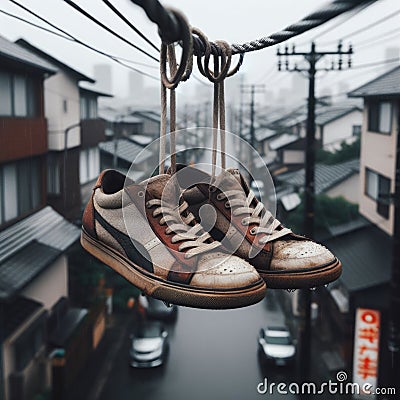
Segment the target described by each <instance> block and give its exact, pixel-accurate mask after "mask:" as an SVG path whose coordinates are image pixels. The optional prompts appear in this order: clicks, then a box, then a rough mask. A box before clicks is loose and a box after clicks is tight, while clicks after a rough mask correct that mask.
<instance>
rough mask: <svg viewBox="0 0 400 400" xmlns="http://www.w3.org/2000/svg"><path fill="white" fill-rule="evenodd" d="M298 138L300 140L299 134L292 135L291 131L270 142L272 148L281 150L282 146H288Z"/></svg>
mask: <svg viewBox="0 0 400 400" xmlns="http://www.w3.org/2000/svg"><path fill="white" fill-rule="evenodd" d="M298 140H300V137H299V136H296V135H290V134H289V133H283V134H282V135H280V136H279V137H277V138H276V139H274V140H272V141H271V142H270V144H269V148H270V149H271V150H279V149H281V148H282V147H285V146H287V145H288V144H291V143H294V142H297V141H298Z"/></svg>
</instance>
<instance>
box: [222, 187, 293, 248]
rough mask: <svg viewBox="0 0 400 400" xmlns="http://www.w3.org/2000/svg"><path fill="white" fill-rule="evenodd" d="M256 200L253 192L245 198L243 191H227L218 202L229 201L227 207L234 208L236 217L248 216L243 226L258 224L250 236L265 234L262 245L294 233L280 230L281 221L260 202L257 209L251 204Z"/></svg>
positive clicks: (286, 229) (233, 211)
mask: <svg viewBox="0 0 400 400" xmlns="http://www.w3.org/2000/svg"><path fill="white" fill-rule="evenodd" d="M254 198H255V195H254V193H253V192H252V191H250V193H249V194H248V196H247V197H245V194H244V192H243V190H237V189H235V190H227V191H225V192H223V193H219V194H217V199H218V200H223V199H227V202H226V203H225V207H227V208H232V213H233V215H234V216H239V215H246V216H245V217H244V218H243V219H242V225H244V226H249V225H250V224H257V225H258V226H257V227H253V228H252V229H251V230H250V234H252V235H259V234H264V235H265V236H264V237H262V238H261V239H260V240H259V243H260V244H266V243H268V242H272V241H274V240H276V239H279V238H281V237H283V236H286V235H288V234H289V233H292V231H291V230H290V229H288V228H283V229H280V230H278V229H277V228H278V227H279V226H281V223H280V221H278V220H277V219H276V218H274V217H273V215H272V214H271V212H270V211H268V210H267V209H266V208H265V206H264V204H263V203H261V202H258V203H257V205H256V207H253V205H252V204H251V203H252V202H253V200H254Z"/></svg>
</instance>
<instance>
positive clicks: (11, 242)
mask: <svg viewBox="0 0 400 400" xmlns="http://www.w3.org/2000/svg"><path fill="white" fill-rule="evenodd" d="M79 235H80V229H79V228H78V227H76V226H75V225H73V224H71V223H70V222H68V221H67V220H66V219H64V218H63V217H62V216H61V215H60V214H58V213H57V212H56V211H54V210H53V209H52V208H51V207H49V206H47V207H44V208H43V209H41V210H40V211H38V212H36V213H34V214H32V215H30V216H29V217H27V218H24V219H23V220H22V221H19V222H17V223H15V224H14V225H12V226H10V227H9V228H7V229H5V230H3V231H2V232H0V265H1V263H2V262H3V261H5V260H6V259H7V258H9V257H10V256H12V255H13V254H14V253H16V252H17V251H19V250H21V249H23V248H24V247H25V246H26V245H27V244H29V243H30V242H32V241H33V240H36V241H38V242H39V243H41V244H44V245H46V246H50V247H53V248H54V249H56V250H60V251H64V250H66V249H67V248H68V247H69V246H70V245H71V244H73V243H74V242H75V241H76V240H77V239H78V238H79Z"/></svg>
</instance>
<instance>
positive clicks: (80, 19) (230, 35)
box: [0, 0, 400, 94]
mask: <svg viewBox="0 0 400 400" xmlns="http://www.w3.org/2000/svg"><path fill="white" fill-rule="evenodd" d="M19 1H20V2H21V3H22V4H24V5H25V6H27V7H29V8H30V9H32V10H34V11H36V12H37V13H39V14H40V15H42V16H44V17H45V18H46V19H47V20H49V21H51V22H53V23H54V24H56V25H58V26H60V27H62V28H63V29H65V30H67V31H68V32H71V33H73V34H74V35H75V36H77V37H78V38H79V39H81V40H83V41H85V42H87V43H90V44H91V45H94V46H96V47H99V48H101V49H102V50H104V51H107V52H110V53H113V54H116V55H119V56H122V57H126V58H129V59H133V60H135V61H139V62H145V63H149V64H151V65H154V66H156V67H157V63H156V62H154V61H152V60H151V59H147V58H146V57H145V56H143V55H142V54H140V53H138V52H137V51H136V50H134V49H132V48H131V47H129V46H128V45H126V44H124V43H123V42H121V41H119V40H118V39H117V38H114V37H113V36H111V35H110V34H109V33H107V32H105V31H102V29H101V28H100V27H98V26H96V25H94V24H93V23H92V22H90V21H89V20H86V19H85V17H84V16H81V15H79V14H78V13H77V12H76V11H75V10H73V9H72V8H71V7H69V6H68V5H67V4H66V3H64V2H63V1H62V0H19ZM78 2H79V4H80V6H81V7H83V8H85V9H86V10H88V11H90V12H91V13H92V15H94V16H96V17H97V18H99V19H100V20H101V21H103V22H104V23H106V24H107V25H108V26H110V27H111V28H113V29H114V30H115V31H117V32H119V33H120V34H122V35H124V36H125V37H126V38H128V39H130V40H132V41H134V42H135V43H136V44H137V45H140V46H141V47H143V48H144V49H146V50H148V51H149V52H150V53H152V54H154V53H155V52H154V50H153V49H151V47H150V46H148V45H147V44H146V43H145V42H144V41H143V40H142V39H141V38H139V37H138V36H137V35H136V34H135V33H134V32H132V31H131V30H130V29H129V28H128V27H126V26H125V25H124V23H123V22H122V21H120V20H119V19H118V17H116V16H115V15H113V14H112V12H111V11H110V10H109V9H108V8H107V7H106V6H105V5H104V4H103V3H102V1H101V0H80V1H78ZM112 2H113V4H114V5H115V6H117V7H118V8H119V9H120V10H121V11H123V13H124V15H125V16H127V17H128V18H130V19H131V20H132V21H133V22H134V23H135V24H136V26H137V27H138V28H139V29H141V30H142V31H143V32H144V33H145V34H146V35H148V37H149V38H150V39H151V40H153V41H154V42H155V43H156V44H159V37H158V34H157V29H156V27H155V26H154V25H153V24H152V23H151V22H150V21H149V20H148V19H147V18H146V16H145V14H144V13H143V11H142V10H141V9H140V8H138V7H137V6H135V5H133V4H132V3H131V2H130V1H129V0H112ZM163 4H165V5H170V6H173V7H175V8H178V9H180V10H181V11H183V12H184V13H185V14H186V16H187V18H188V19H189V21H190V23H191V25H193V26H197V27H199V28H200V29H201V30H203V32H205V33H206V34H207V36H208V37H209V38H210V39H211V40H216V39H224V40H226V41H228V42H230V43H237V42H239V43H243V42H245V41H249V40H252V39H256V38H260V37H262V36H265V35H268V34H269V33H272V32H275V31H277V30H280V29H282V28H284V27H285V26H287V25H288V24H291V23H293V22H295V21H297V20H299V19H300V18H302V17H303V16H305V15H306V14H308V13H310V12H312V11H314V10H315V9H317V8H318V7H320V6H321V5H323V4H326V2H323V1H321V0H301V1H300V0H268V1H262V0H247V1H236V0H235V1H232V0H230V1H228V0H220V1H215V0H202V1H187V0H186V1H185V0H170V1H163ZM0 9H2V10H6V11H8V12H11V13H14V14H17V15H19V16H21V17H24V18H26V19H29V20H31V21H34V22H36V23H38V24H40V25H43V26H45V24H44V23H42V22H40V21H37V20H35V18H34V17H32V16H30V15H29V14H27V13H26V12H24V11H23V10H21V9H20V8H18V7H17V6H15V5H13V4H12V3H11V2H10V1H8V0H1V1H0ZM397 9H400V2H399V0H378V1H377V2H376V3H375V4H373V5H372V6H370V7H369V8H367V9H365V10H363V11H361V12H360V13H359V14H357V15H355V16H353V17H352V18H349V19H348V20H346V18H348V16H345V17H339V18H337V19H335V20H334V21H332V22H330V23H328V24H326V25H324V26H323V27H321V28H317V29H315V30H313V31H311V32H309V33H306V34H304V35H301V36H299V37H298V38H296V39H295V40H294V41H290V43H297V44H301V43H303V42H306V43H308V42H309V40H310V39H311V38H313V37H314V36H317V35H318V33H321V32H323V31H324V30H326V29H327V28H329V27H330V26H334V25H336V24H337V23H338V22H339V21H340V20H341V19H343V20H345V22H344V23H343V24H341V25H340V26H338V27H337V28H335V29H333V30H332V31H330V32H328V33H326V34H324V35H323V36H321V38H318V40H317V44H318V45H319V46H320V48H327V47H324V46H323V44H324V43H326V42H331V41H333V40H337V39H340V38H341V37H342V36H344V35H346V34H348V33H350V32H353V31H355V30H357V29H359V28H361V27H364V26H366V25H368V24H370V23H372V22H374V21H376V20H378V19H380V18H382V17H384V16H386V15H388V14H390V13H392V12H394V11H396V10H397ZM399 23H400V16H399V15H397V16H396V17H394V18H392V19H390V20H388V21H387V22H385V23H383V24H380V25H378V26H376V27H373V28H371V29H370V30H368V31H366V32H363V33H362V34H359V35H355V36H354V37H351V38H350V39H349V40H350V41H351V43H352V44H353V45H354V48H355V55H354V57H353V60H354V65H357V64H361V63H368V62H374V61H380V60H383V59H384V58H385V48H386V47H390V46H392V47H393V46H399V45H400V41H399V39H400V31H397V34H396V33H395V34H394V35H391V36H388V37H387V40H386V41H384V42H380V43H377V44H374V43H372V44H371V45H370V46H369V45H365V44H364V45H361V44H360V48H359V49H358V48H357V43H361V42H365V41H366V40H368V39H371V40H376V39H377V38H379V36H381V35H384V34H385V33H386V32H389V31H391V30H394V29H396V28H398V27H399V26H400V24H399ZM0 26H1V34H2V35H3V36H5V37H6V38H8V39H11V40H15V39H17V38H19V37H24V38H25V39H27V40H29V41H30V42H32V43H33V44H34V45H36V46H37V47H39V48H42V49H43V50H45V51H47V52H48V53H49V54H51V55H53V56H55V57H56V58H59V59H60V60H62V61H64V62H65V63H66V64H69V65H71V66H73V67H75V68H76V69H78V70H80V71H82V72H84V73H86V74H88V75H92V74H93V65H94V64H96V63H103V62H110V63H112V61H108V60H107V59H106V58H104V57H102V56H100V55H96V54H94V53H92V52H91V51H89V50H87V49H85V48H83V47H80V46H79V45H76V44H74V43H69V42H67V41H64V40H63V39H60V38H57V37H55V36H52V35H50V34H48V33H45V32H41V31H39V30H37V29H36V28H34V27H30V26H27V25H26V24H24V23H23V22H18V21H16V20H13V19H11V18H9V17H7V16H5V15H2V14H0ZM345 43H348V42H347V41H345ZM307 46H308V44H307V45H306V47H304V48H305V49H307ZM334 46H335V45H332V44H331V45H330V47H329V46H328V48H329V49H332V47H334ZM275 53H276V47H273V48H270V49H265V50H262V51H259V52H254V53H250V54H247V55H246V57H245V63H244V67H243V69H242V72H241V73H242V74H244V75H245V79H246V81H247V82H255V83H260V81H261V78H265V76H266V72H268V71H271V70H272V68H273V66H274V65H276V61H277V58H276V55H275ZM154 55H156V54H154ZM328 61H329V60H328V59H326V62H327V63H328ZM391 66H395V64H391ZM139 68H141V69H142V70H143V71H146V72H149V73H151V74H155V75H157V74H158V70H157V69H150V68H146V67H139ZM113 71H114V82H115V92H117V93H118V92H119V91H121V93H122V92H123V91H126V80H125V78H126V75H127V70H126V69H124V68H123V67H120V66H118V65H117V64H114V70H113ZM379 72H382V68H381V69H377V68H371V69H361V70H354V71H349V72H342V73H337V72H332V73H328V74H323V75H321V78H320V80H319V84H318V87H319V88H321V87H324V86H330V85H333V84H334V83H337V82H338V80H340V79H343V80H347V82H348V84H349V86H350V88H353V87H356V86H357V85H359V84H361V83H363V82H364V81H366V80H368V79H370V78H371V77H373V76H374V75H376V74H377V73H379ZM339 74H341V75H339ZM268 77H269V79H268V80H265V79H264V82H263V83H265V84H266V85H267V87H269V88H272V89H273V88H274V87H276V86H278V83H279V85H280V86H285V85H286V86H289V83H290V80H289V79H291V77H289V74H287V73H277V72H271V73H270V74H268ZM275 82H276V86H274V85H275ZM146 83H147V84H157V83H156V82H155V81H154V83H152V82H151V80H146ZM190 85H192V84H190V83H189V86H190ZM181 90H183V89H181ZM123 94H125V93H123Z"/></svg>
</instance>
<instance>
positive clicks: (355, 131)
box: [353, 125, 361, 137]
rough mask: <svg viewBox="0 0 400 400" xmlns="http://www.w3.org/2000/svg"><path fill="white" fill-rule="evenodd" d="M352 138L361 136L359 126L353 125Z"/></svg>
mask: <svg viewBox="0 0 400 400" xmlns="http://www.w3.org/2000/svg"><path fill="white" fill-rule="evenodd" d="M353 136H357V137H360V136H361V125H353Z"/></svg>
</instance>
